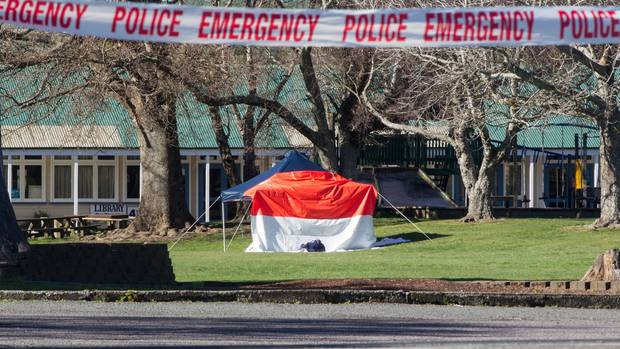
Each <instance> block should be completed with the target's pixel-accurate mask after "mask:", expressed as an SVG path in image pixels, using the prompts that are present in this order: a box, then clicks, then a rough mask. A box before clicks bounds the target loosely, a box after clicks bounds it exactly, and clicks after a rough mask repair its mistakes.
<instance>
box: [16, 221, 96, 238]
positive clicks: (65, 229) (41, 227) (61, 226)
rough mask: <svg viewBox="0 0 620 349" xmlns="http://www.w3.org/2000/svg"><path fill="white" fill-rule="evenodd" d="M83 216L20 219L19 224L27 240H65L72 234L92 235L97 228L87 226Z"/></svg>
mask: <svg viewBox="0 0 620 349" xmlns="http://www.w3.org/2000/svg"><path fill="white" fill-rule="evenodd" d="M84 217H86V216H83V215H72V216H58V217H36V218H26V219H18V220H17V223H18V224H19V225H20V226H22V227H23V230H22V232H23V233H24V236H25V237H26V238H29V237H45V236H48V237H50V238H57V237H58V238H63V237H65V236H67V235H69V234H71V233H72V232H74V233H76V234H78V235H87V234H92V233H93V232H94V231H96V229H97V226H95V225H86V224H85V222H84Z"/></svg>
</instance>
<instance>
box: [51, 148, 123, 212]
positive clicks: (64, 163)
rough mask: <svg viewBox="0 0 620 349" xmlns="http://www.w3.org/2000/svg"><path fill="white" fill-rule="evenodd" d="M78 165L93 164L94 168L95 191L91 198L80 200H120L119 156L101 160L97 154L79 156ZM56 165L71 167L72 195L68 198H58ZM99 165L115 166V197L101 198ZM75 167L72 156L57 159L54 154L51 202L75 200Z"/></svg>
mask: <svg viewBox="0 0 620 349" xmlns="http://www.w3.org/2000/svg"><path fill="white" fill-rule="evenodd" d="M77 165H78V166H92V168H93V186H92V188H93V192H92V193H91V197H90V198H78V201H79V202H83V203H98V202H110V203H113V202H118V196H119V195H118V190H119V186H118V182H119V181H118V156H114V159H113V160H99V159H98V157H97V155H93V156H92V158H91V159H79V158H78V164H77ZM56 166H70V168H71V197H70V198H68V199H66V198H63V199H61V198H56V193H55V192H54V184H55V178H54V175H55V168H56ZM99 166H112V167H113V168H114V198H111V199H109V198H105V199H100V198H99V170H98V167H99ZM74 171H75V168H74V159H73V158H71V159H69V160H67V159H55V158H54V156H52V171H51V176H50V177H51V191H50V195H51V200H50V201H51V202H61V203H62V202H64V203H68V202H73V200H74V195H73V194H74V193H73V186H74V183H73V177H74V176H73V174H74ZM75 195H78V196H79V193H75Z"/></svg>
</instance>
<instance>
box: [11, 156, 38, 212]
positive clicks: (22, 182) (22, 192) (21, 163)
mask: <svg viewBox="0 0 620 349" xmlns="http://www.w3.org/2000/svg"><path fill="white" fill-rule="evenodd" d="M9 164H10V165H11V169H13V168H15V167H16V166H17V168H18V169H19V173H20V174H22V175H20V176H19V181H18V183H17V186H18V190H19V198H13V197H11V198H10V200H11V202H14V203H42V202H46V195H45V194H46V191H47V181H46V176H45V174H46V173H47V167H46V163H45V158H44V157H43V156H41V159H27V160H26V159H25V156H24V155H21V156H20V157H19V159H14V158H13V156H11V155H9V157H8V159H7V163H6V166H7V170H8V168H9ZM28 165H29V166H33V165H34V166H41V197H40V198H31V199H27V198H26V176H24V175H23V174H25V173H26V166H28ZM5 177H6V178H5V179H6V181H7V182H6V183H5V184H6V185H7V191H8V192H9V196H11V194H10V192H11V191H12V188H11V183H9V182H8V180H9V176H8V174H5Z"/></svg>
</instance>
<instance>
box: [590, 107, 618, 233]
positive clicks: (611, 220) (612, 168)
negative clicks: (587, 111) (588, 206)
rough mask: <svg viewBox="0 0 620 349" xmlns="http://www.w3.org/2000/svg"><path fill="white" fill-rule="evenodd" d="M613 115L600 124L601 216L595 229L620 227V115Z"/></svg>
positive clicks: (596, 222) (615, 113)
mask: <svg viewBox="0 0 620 349" xmlns="http://www.w3.org/2000/svg"><path fill="white" fill-rule="evenodd" d="M610 113H613V115H610V116H611V118H612V119H611V120H610V121H609V122H607V121H606V120H609V119H607V118H606V120H605V121H603V122H599V129H600V141H601V145H600V148H599V153H600V165H599V170H600V174H601V184H600V186H601V204H600V205H601V215H600V216H599V218H598V219H597V220H596V221H595V222H594V224H593V225H594V227H610V226H611V227H613V226H618V225H620V152H619V151H618V149H620V125H619V124H618V123H619V122H620V113H619V112H618V111H613V112H610Z"/></svg>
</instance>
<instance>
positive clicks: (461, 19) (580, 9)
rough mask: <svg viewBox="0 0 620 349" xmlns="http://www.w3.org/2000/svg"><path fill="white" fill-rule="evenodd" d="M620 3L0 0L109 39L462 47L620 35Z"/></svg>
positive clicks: (37, 19) (18, 16) (1, 15)
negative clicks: (254, 4)
mask: <svg viewBox="0 0 620 349" xmlns="http://www.w3.org/2000/svg"><path fill="white" fill-rule="evenodd" d="M617 11H620V7H618V8H616V7H587V6H563V7H488V8H416V9H379V10H316V9H298V10H285V9H258V8H256V9H249V8H218V7H195V6H178V5H160V4H140V3H126V2H125V3H119V2H107V1H84V0H73V1H55V0H0V23H8V24H12V25H15V26H19V27H26V28H32V29H39V30H44V31H52V32H61V33H67V34H74V35H83V36H94V37H98V38H105V39H117V40H134V41H152V42H169V43H191V44H226V45H253V46H293V47H295V46H331V47H459V46H525V45H567V44H615V43H620V15H619V14H618V12H617Z"/></svg>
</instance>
